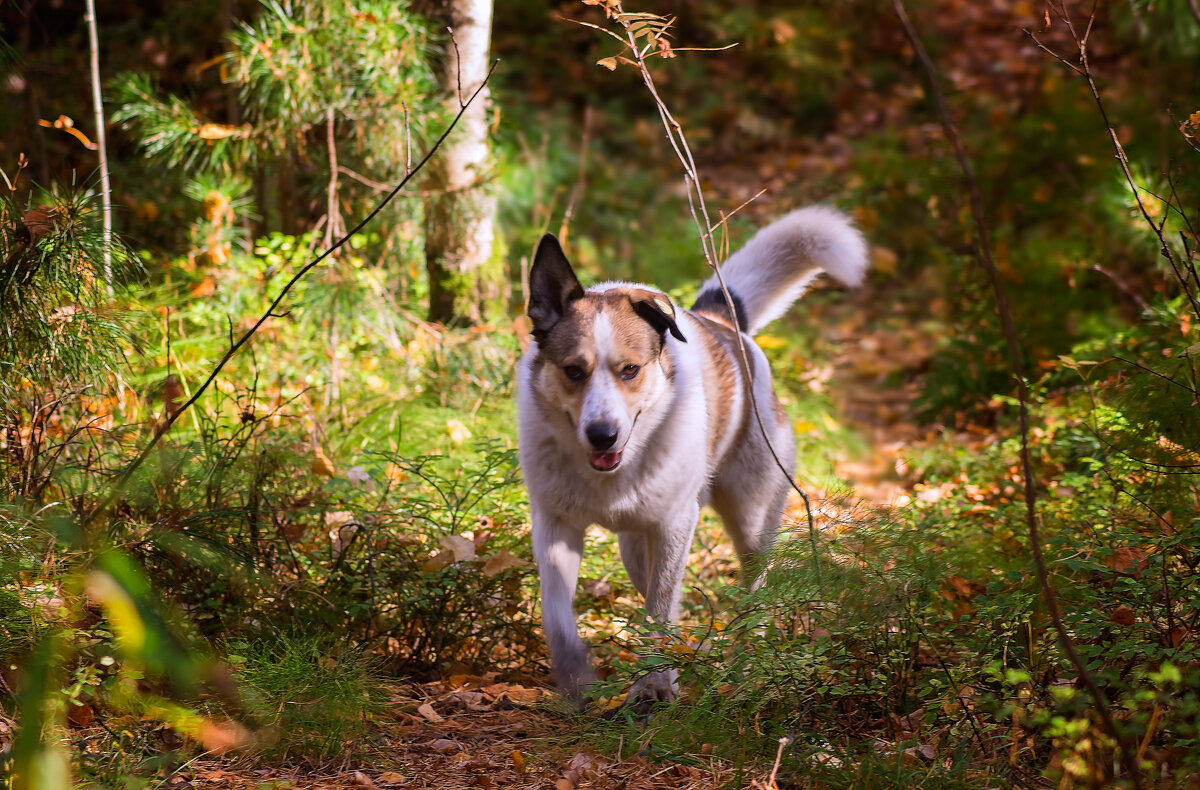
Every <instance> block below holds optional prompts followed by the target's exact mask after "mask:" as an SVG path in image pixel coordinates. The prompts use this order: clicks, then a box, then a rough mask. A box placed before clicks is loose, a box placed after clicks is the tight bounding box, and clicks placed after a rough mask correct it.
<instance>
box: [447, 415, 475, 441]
mask: <svg viewBox="0 0 1200 790" xmlns="http://www.w3.org/2000/svg"><path fill="white" fill-rule="evenodd" d="M446 433H448V434H450V441H452V442H454V443H455V444H462V443H463V442H465V441H466V440H467V439H470V438H471V431H470V430H468V429H467V426H465V425H463V424H462V422H460V421H459V420H454V419H450V420H446Z"/></svg>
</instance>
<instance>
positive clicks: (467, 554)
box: [438, 535, 475, 562]
mask: <svg viewBox="0 0 1200 790" xmlns="http://www.w3.org/2000/svg"><path fill="white" fill-rule="evenodd" d="M438 544H439V545H440V546H441V547H442V548H443V549H445V550H446V551H448V552H450V555H451V557H452V558H453V559H452V560H451V561H452V562H465V561H467V560H473V559H475V541H473V540H471V539H470V538H468V537H465V536H463V535H447V536H446V537H444V538H442V539H441V540H440V541H438Z"/></svg>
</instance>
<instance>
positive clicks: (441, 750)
mask: <svg viewBox="0 0 1200 790" xmlns="http://www.w3.org/2000/svg"><path fill="white" fill-rule="evenodd" d="M428 746H429V748H430V749H431V750H432V751H435V752H437V753H438V754H450V752H457V751H458V750H459V749H461V748H462V747H461V746H459V745H458V744H457V743H455V742H454V741H452V740H450V739H449V738H438V739H437V740H436V741H430V742H429V744H428Z"/></svg>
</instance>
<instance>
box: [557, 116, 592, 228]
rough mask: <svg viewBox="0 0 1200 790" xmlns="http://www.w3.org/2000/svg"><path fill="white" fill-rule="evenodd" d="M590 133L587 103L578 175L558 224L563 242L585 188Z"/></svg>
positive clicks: (590, 120)
mask: <svg viewBox="0 0 1200 790" xmlns="http://www.w3.org/2000/svg"><path fill="white" fill-rule="evenodd" d="M591 135H592V106H591V105H590V104H589V105H588V106H586V107H584V108H583V140H582V141H581V142H580V143H579V175H578V177H577V178H576V180H575V186H573V187H571V194H570V196H569V197H568V198H567V209H566V211H564V212H563V220H562V225H561V226H559V234H558V235H559V238H561V239H562V240H563V243H564V244H565V243H566V241H567V237H568V233H569V232H570V230H571V220H572V219H573V218H574V217H575V207H576V206H577V205H579V201H580V200H582V199H583V192H584V190H585V189H586V188H587V160H588V141H589V140H590V139H591Z"/></svg>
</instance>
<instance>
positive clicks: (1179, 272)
mask: <svg viewBox="0 0 1200 790" xmlns="http://www.w3.org/2000/svg"><path fill="white" fill-rule="evenodd" d="M1194 1H1195V0H1190V2H1194ZM1058 12H1059V16H1060V17H1061V18H1062V20H1063V21H1064V22H1065V23H1066V26H1067V30H1069V31H1070V33H1071V37H1072V38H1073V39H1074V40H1075V44H1076V46H1077V47H1078V49H1079V59H1078V65H1076V64H1074V63H1071V62H1070V61H1068V60H1067V59H1066V58H1065V57H1063V56H1062V55H1061V54H1059V53H1057V52H1055V51H1054V50H1052V49H1050V48H1049V47H1047V46H1045V45H1044V44H1042V42H1041V41H1040V40H1038V37H1037V34H1036V33H1034V32H1032V31H1030V30H1026V31H1025V34H1026V35H1028V36H1029V37H1030V38H1031V39H1033V41H1034V42H1035V43H1036V44H1037V45H1038V47H1039V48H1040V49H1042V50H1043V51H1044V52H1046V53H1047V54H1049V55H1050V56H1051V57H1052V58H1054V59H1055V60H1057V61H1058V62H1059V63H1061V64H1063V65H1064V66H1066V67H1067V68H1069V69H1071V70H1072V71H1074V72H1075V73H1076V74H1078V75H1079V76H1080V77H1082V78H1083V79H1084V81H1085V82H1087V85H1088V89H1089V90H1090V91H1091V94H1092V100H1093V101H1094V102H1095V103H1096V109H1097V110H1099V111H1100V118H1101V119H1102V120H1103V121H1104V128H1105V129H1106V130H1107V131H1108V137H1109V139H1110V140H1111V141H1112V145H1113V150H1114V151H1115V152H1116V158H1117V162H1118V163H1119V164H1120V165H1121V173H1122V174H1123V175H1124V176H1125V183H1127V184H1128V185H1129V191H1130V193H1131V194H1132V195H1133V199H1134V202H1136V203H1137V207H1138V211H1139V212H1141V215H1142V218H1143V219H1144V220H1145V221H1146V224H1147V225H1149V226H1150V229H1151V230H1153V231H1154V235H1155V236H1157V237H1158V242H1159V251H1160V253H1161V255H1162V256H1163V257H1164V258H1166V259H1167V262H1168V263H1169V264H1171V269H1172V271H1174V272H1175V277H1176V279H1177V280H1178V281H1179V285H1180V287H1181V288H1183V292H1184V293H1185V294H1186V295H1187V298H1188V302H1189V303H1190V304H1191V306H1192V313H1193V314H1194V315H1195V317H1196V319H1197V320H1200V298H1198V297H1197V295H1196V293H1195V292H1194V288H1195V287H1200V283H1196V284H1193V283H1191V282H1190V281H1189V279H1188V277H1187V273H1186V271H1185V269H1186V264H1181V263H1180V261H1179V260H1178V259H1177V258H1176V256H1175V253H1174V252H1173V251H1172V250H1171V245H1170V244H1168V243H1167V238H1166V235H1165V227H1166V217H1164V218H1163V221H1162V222H1161V223H1157V222H1155V221H1154V219H1153V217H1151V216H1150V211H1149V209H1147V208H1146V204H1145V202H1144V201H1143V200H1142V189H1141V188H1139V187H1138V185H1137V181H1135V180H1134V177H1133V172H1132V171H1131V170H1130V167H1129V157H1128V156H1127V155H1126V154H1125V147H1124V146H1123V145H1121V138H1120V137H1118V136H1117V130H1116V128H1115V127H1114V126H1113V123H1112V121H1111V120H1110V119H1109V117H1108V110H1107V109H1106V108H1105V106H1104V100H1103V99H1102V98H1101V97H1100V89H1099V88H1098V87H1097V86H1096V80H1095V78H1094V76H1093V75H1092V69H1091V65H1090V64H1089V63H1088V48H1087V47H1088V37H1089V36H1090V35H1091V32H1092V27H1093V26H1094V25H1095V23H1096V3H1095V2H1093V4H1092V10H1091V14H1090V15H1089V16H1088V23H1087V28H1085V29H1084V31H1083V34H1082V35H1080V34H1079V33H1078V32H1076V29H1075V24H1074V23H1073V22H1072V21H1071V15H1070V14H1069V13H1067V10H1066V7H1065V6H1062V5H1060V7H1059V9H1058ZM1169 214H1170V212H1167V215H1168V216H1169Z"/></svg>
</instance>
